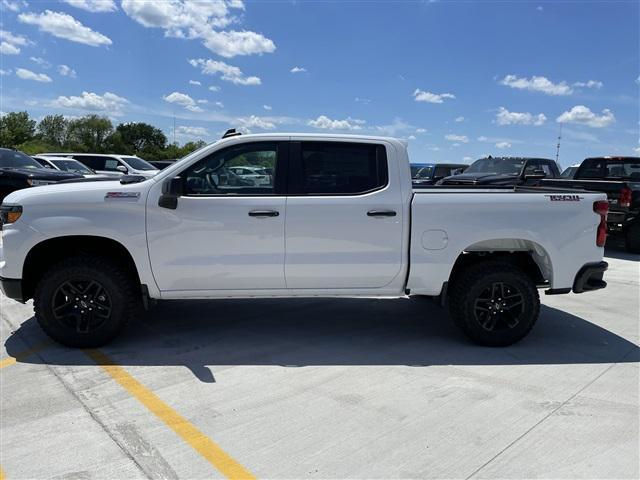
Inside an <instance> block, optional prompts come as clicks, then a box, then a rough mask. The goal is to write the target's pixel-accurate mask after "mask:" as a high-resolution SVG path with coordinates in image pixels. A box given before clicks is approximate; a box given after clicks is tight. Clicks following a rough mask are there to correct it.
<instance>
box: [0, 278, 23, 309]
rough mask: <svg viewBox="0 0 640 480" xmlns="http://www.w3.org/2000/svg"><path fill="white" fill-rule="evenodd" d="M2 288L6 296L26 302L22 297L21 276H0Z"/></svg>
mask: <svg viewBox="0 0 640 480" xmlns="http://www.w3.org/2000/svg"><path fill="white" fill-rule="evenodd" d="M0 290H2V293H4V295H5V296H6V297H9V298H11V299H13V300H17V301H18V302H22V303H24V299H23V298H22V280H20V279H19V278H3V277H0Z"/></svg>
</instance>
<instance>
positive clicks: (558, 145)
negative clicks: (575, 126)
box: [556, 124, 562, 165]
mask: <svg viewBox="0 0 640 480" xmlns="http://www.w3.org/2000/svg"><path fill="white" fill-rule="evenodd" d="M560 140H562V124H560V131H559V132H558V144H557V145H556V163H558V159H559V158H560ZM558 165H559V163H558Z"/></svg>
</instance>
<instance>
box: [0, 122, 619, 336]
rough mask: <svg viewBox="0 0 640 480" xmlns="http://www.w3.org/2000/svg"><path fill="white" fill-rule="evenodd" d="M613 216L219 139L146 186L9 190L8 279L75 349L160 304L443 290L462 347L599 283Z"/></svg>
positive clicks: (336, 146)
mask: <svg viewBox="0 0 640 480" xmlns="http://www.w3.org/2000/svg"><path fill="white" fill-rule="evenodd" d="M240 166H251V167H260V168H264V169H266V170H268V171H269V172H272V174H271V175H270V177H271V181H270V182H269V183H268V184H264V185H256V184H255V183H254V182H247V181H244V180H242V179H241V178H240V177H239V176H238V175H236V174H233V173H232V172H231V169H232V168H233V167H240ZM607 207H608V204H607V201H606V196H605V195H604V194H592V193H587V192H578V193H576V192H575V191H573V192H571V191H569V192H566V191H558V190H552V189H536V188H524V187H515V188H514V187H509V188H492V189H483V188H477V187H475V188H474V187H446V186H441V187H438V186H435V187H430V188H426V189H419V190H416V191H414V190H413V189H412V185H411V173H410V167H409V158H408V155H407V149H406V145H405V144H404V143H403V142H402V141H399V140H396V139H393V138H381V137H368V136H344V135H310V134H268V135H242V136H240V135H239V134H235V133H230V132H227V134H226V135H225V137H224V138H223V139H222V140H220V141H218V142H216V143H214V144H212V145H209V146H206V147H203V148H201V149H200V150H197V151H195V152H193V153H192V154H190V155H188V156H187V157H185V158H183V159H182V160H180V161H179V162H177V163H176V164H175V165H172V166H170V167H168V168H166V169H165V170H163V171H161V172H160V173H158V174H157V175H156V176H154V177H153V178H148V179H144V178H143V177H140V178H135V177H129V176H126V177H123V178H122V179H121V180H120V181H104V182H86V183H70V184H58V185H50V186H43V187H36V188H30V189H25V190H20V191H17V192H14V193H12V194H10V195H9V196H7V197H6V198H5V200H4V203H3V204H2V207H1V212H2V223H3V228H2V236H3V238H2V240H3V248H2V250H1V251H0V280H1V284H2V289H3V291H4V293H5V295H6V296H8V297H11V298H13V299H16V300H18V301H21V302H26V301H27V300H29V299H31V298H33V299H34V310H35V316H36V318H37V320H38V322H39V323H40V325H41V326H42V328H43V329H44V330H45V332H46V333H47V334H48V335H49V336H51V337H52V338H53V339H55V340H57V341H58V342H60V343H63V344H65V345H69V346H75V347H89V346H98V345H101V344H104V343H106V342H108V341H110V340H111V339H112V338H114V337H115V336H116V335H117V334H118V333H119V332H120V331H121V330H122V328H123V327H124V326H125V324H126V323H127V322H128V321H129V320H130V319H131V318H133V317H134V316H136V315H137V313H138V312H140V311H141V310H142V306H145V307H147V306H148V305H149V304H151V303H154V301H155V300H156V299H189V298H193V299H195V298H230V297H232V298H239V297H242V298H253V297H293V296H323V297H340V296H344V297H353V296H378V297H389V296H392V297H398V296H405V295H424V296H433V297H439V300H440V301H441V302H442V304H443V305H445V304H447V303H448V306H449V311H450V316H451V317H452V319H453V320H454V322H455V323H456V324H457V325H458V326H459V327H460V328H461V329H462V331H463V332H464V333H465V334H466V335H467V336H468V337H470V338H471V339H472V340H474V341H475V342H477V343H480V344H483V345H491V346H503V345H509V344H512V343H514V342H516V341H518V340H520V339H521V338H523V337H524V336H525V335H526V334H527V333H528V332H529V331H530V330H531V328H532V327H533V325H534V323H535V322H536V319H537V317H538V313H539V307H540V299H539V296H538V290H537V289H538V288H544V289H546V293H548V294H558V293H569V292H571V291H573V292H575V293H581V292H584V291H588V290H595V289H599V288H604V287H605V286H606V283H605V282H604V281H603V280H602V277H603V272H604V271H605V270H606V269H607V264H606V263H605V262H603V261H602V256H603V245H604V241H605V236H606V215H607ZM177 321H179V320H177ZM389 321H393V319H392V318H390V319H389Z"/></svg>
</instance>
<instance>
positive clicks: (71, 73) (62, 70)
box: [58, 64, 76, 78]
mask: <svg viewBox="0 0 640 480" xmlns="http://www.w3.org/2000/svg"><path fill="white" fill-rule="evenodd" d="M58 73H59V74H60V75H62V76H63V77H71V78H76V71H75V70H74V69H73V68H71V67H70V66H69V65H64V64H62V65H58Z"/></svg>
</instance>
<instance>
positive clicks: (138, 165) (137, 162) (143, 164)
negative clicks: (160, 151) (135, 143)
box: [122, 157, 158, 170]
mask: <svg viewBox="0 0 640 480" xmlns="http://www.w3.org/2000/svg"><path fill="white" fill-rule="evenodd" d="M122 160H124V161H125V162H126V163H127V164H128V165H129V166H130V167H131V168H134V169H136V170H158V169H157V168H156V167H154V166H153V165H151V164H150V163H148V162H147V161H145V160H143V159H141V158H138V157H122Z"/></svg>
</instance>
